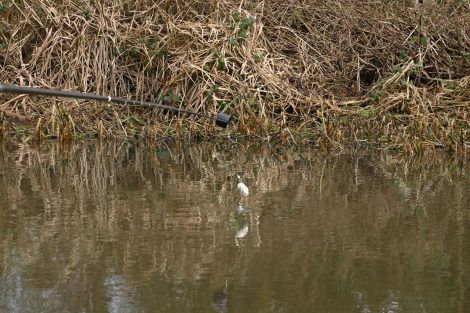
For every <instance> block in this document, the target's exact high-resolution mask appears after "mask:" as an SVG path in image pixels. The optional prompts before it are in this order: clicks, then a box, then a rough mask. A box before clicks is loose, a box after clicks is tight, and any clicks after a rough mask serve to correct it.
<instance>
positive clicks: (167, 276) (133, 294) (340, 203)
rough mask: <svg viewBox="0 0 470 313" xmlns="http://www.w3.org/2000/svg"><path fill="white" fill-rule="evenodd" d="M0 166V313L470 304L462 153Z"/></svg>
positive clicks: (134, 153)
mask: <svg viewBox="0 0 470 313" xmlns="http://www.w3.org/2000/svg"><path fill="white" fill-rule="evenodd" d="M0 169H1V171H0V198H1V201H0V277H1V284H0V312H364V313H365V312H469V310H470V309H469V308H470V289H469V287H470V275H469V271H470V239H469V238H470V232H469V230H470V212H469V211H470V205H469V203H470V200H469V194H470V179H469V169H468V166H466V165H465V164H463V165H462V162H458V161H455V160H453V159H446V158H445V157H443V156H439V155H436V156H434V157H429V158H426V159H423V160H410V159H403V158H401V156H400V155H399V154H387V153H384V152H378V151H375V152H374V151H372V152H365V151H363V152H358V153H345V154H339V155H325V154H320V153H319V152H315V151H311V152H308V151H303V152H300V151H278V150H276V149H270V148H269V147H266V146H259V145H233V146H228V145H227V146H223V145H221V146H216V145H210V144H203V145H184V146H180V147H168V146H165V145H163V144H160V145H157V144H155V145H144V144H139V145H133V144H129V143H106V144H104V143H101V144H100V143H84V144H78V145H69V146H61V145H59V144H45V145H43V146H41V147H28V146H23V145H18V144H17V145H6V144H3V145H0ZM236 173H242V174H243V180H244V182H245V183H246V184H247V185H248V186H249V188H250V192H251V194H250V196H249V197H247V198H244V199H241V197H240V195H239V193H238V191H237V188H236V178H235V175H236Z"/></svg>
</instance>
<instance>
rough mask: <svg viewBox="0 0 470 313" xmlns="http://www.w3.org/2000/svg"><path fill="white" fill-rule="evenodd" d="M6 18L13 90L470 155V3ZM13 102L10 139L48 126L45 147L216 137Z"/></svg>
mask: <svg viewBox="0 0 470 313" xmlns="http://www.w3.org/2000/svg"><path fill="white" fill-rule="evenodd" d="M0 15H1V19H0V52H1V53H0V68H1V71H0V80H1V81H3V82H6V83H15V84H19V85H24V86H42V87H51V88H52V87H53V88H59V89H65V90H75V91H84V92H93V93H99V94H108V95H111V96H121V97H132V98H137V99H142V100H146V101H154V102H158V103H164V104H168V105H173V106H177V107H185V108H187V109H190V110H195V111H198V112H204V113H208V114H215V113H216V112H218V111H220V110H225V111H226V112H229V113H230V114H232V115H234V116H235V117H236V120H237V123H236V125H235V127H233V128H232V129H231V130H230V131H233V132H237V133H239V134H243V135H247V136H256V137H257V138H275V139H278V140H280V141H283V142H291V143H306V142H309V143H311V142H315V143H318V144H322V143H324V144H327V145H333V146H338V147H341V146H343V145H344V144H345V143H347V142H351V141H355V142H374V143H380V144H382V145H385V146H388V147H399V148H402V149H405V150H409V151H420V150H422V149H427V148H435V147H445V148H447V149H451V150H455V151H465V149H466V148H467V147H468V145H469V141H470V139H469V129H470V127H469V126H470V121H469V115H468V114H469V113H468V112H469V111H470V110H469V107H470V103H469V96H470V37H469V34H470V18H469V16H470V4H469V1H467V0H458V1H457V0H456V1H452V0H449V1H433V0H429V1H424V2H423V3H420V1H391V0H390V1H358V0H354V1H346V0H339V1H316V0H313V1H301V0H294V1H288V2H286V1H278V0H269V1H235V0H226V1H222V0H220V1H216V0H209V1H204V2H200V1H194V0H163V1H160V2H158V3H155V2H154V1H144V0H141V1H135V2H131V1H124V0H119V1H100V2H99V3H98V2H97V3H94V2H93V3H90V2H89V1H71V0H64V1H57V0H44V1H29V0H23V1H13V0H11V1H3V2H2V5H1V7H0ZM1 99H2V101H1V102H0V103H1V104H0V108H1V110H2V113H3V114H4V116H5V121H6V126H5V127H3V128H2V130H3V132H4V133H18V130H21V129H23V127H24V126H22V125H36V124H37V121H38V120H39V118H42V123H43V128H42V129H43V131H44V136H46V137H48V136H54V137H55V136H58V137H61V138H62V137H65V138H69V137H74V136H77V135H98V136H110V135H113V134H114V135H117V136H126V137H162V136H163V137H175V136H177V135H178V136H181V135H184V136H186V135H190V136H197V137H207V136H212V135H213V134H215V133H216V132H215V128H214V127H213V125H211V124H209V123H206V122H205V121H204V122H202V121H199V120H197V119H193V118H188V117H183V116H178V115H172V114H169V113H168V112H162V111H159V110H153V109H148V108H139V107H116V106H109V105H105V104H98V103H91V102H86V101H76V100H73V101H72V100H64V99H44V98H35V99H29V98H26V97H23V96H4V95H1ZM51 101H52V102H51ZM58 108H60V110H58ZM57 121H60V127H59V126H58V124H57ZM61 130H65V133H62V131H61Z"/></svg>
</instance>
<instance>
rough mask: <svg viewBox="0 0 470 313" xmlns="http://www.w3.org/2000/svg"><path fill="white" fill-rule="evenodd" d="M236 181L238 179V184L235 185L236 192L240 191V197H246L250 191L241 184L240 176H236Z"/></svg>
mask: <svg viewBox="0 0 470 313" xmlns="http://www.w3.org/2000/svg"><path fill="white" fill-rule="evenodd" d="M237 179H238V184H237V188H238V190H239V191H240V193H241V194H242V196H245V197H247V196H248V195H249V194H250V191H249V190H248V187H247V186H246V185H245V184H244V183H243V182H242V179H241V178H240V175H237Z"/></svg>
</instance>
